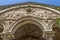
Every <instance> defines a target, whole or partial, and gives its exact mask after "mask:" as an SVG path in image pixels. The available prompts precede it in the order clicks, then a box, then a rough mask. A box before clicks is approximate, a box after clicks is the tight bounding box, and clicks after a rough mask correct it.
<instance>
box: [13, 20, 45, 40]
mask: <svg viewBox="0 0 60 40" xmlns="http://www.w3.org/2000/svg"><path fill="white" fill-rule="evenodd" d="M43 29H44V28H43ZM13 31H15V33H14V35H15V39H14V40H41V39H42V38H43V30H42V25H41V24H39V23H38V22H36V21H34V20H30V19H28V20H23V21H22V22H19V23H18V24H17V25H15V28H14V29H13Z"/></svg>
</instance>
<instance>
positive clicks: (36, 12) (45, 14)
mask: <svg viewBox="0 0 60 40" xmlns="http://www.w3.org/2000/svg"><path fill="white" fill-rule="evenodd" d="M27 11H30V12H27ZM24 16H33V17H38V18H40V19H56V18H57V17H59V15H57V14H55V13H54V12H51V11H48V10H45V9H38V8H34V9H33V8H31V9H30V8H28V9H27V8H24V9H23V8H21V9H17V10H12V11H9V12H6V13H4V14H2V15H1V16H0V17H2V18H3V19H18V18H21V17H24Z"/></svg>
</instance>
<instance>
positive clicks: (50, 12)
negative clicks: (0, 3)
mask: <svg viewBox="0 0 60 40" xmlns="http://www.w3.org/2000/svg"><path fill="white" fill-rule="evenodd" d="M57 18H60V12H59V11H57V10H55V9H53V8H51V7H47V6H42V5H39V4H38V5H36V4H33V3H27V4H23V5H21V4H20V5H16V6H11V7H8V8H6V9H3V10H1V11H0V25H3V26H2V27H4V30H3V32H1V34H0V35H1V38H2V39H3V40H12V39H15V35H14V34H15V32H16V30H17V29H18V28H19V27H20V26H22V25H24V24H27V23H31V24H35V25H37V26H38V27H39V28H40V29H41V30H42V32H43V34H42V37H43V38H44V39H46V40H53V39H52V37H53V36H54V33H55V32H54V31H53V30H52V26H53V24H55V23H56V21H55V20H56V19H57ZM18 24H19V25H18ZM16 25H17V26H16ZM41 25H42V26H41Z"/></svg>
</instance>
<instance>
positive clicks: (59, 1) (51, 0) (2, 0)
mask: <svg viewBox="0 0 60 40" xmlns="http://www.w3.org/2000/svg"><path fill="white" fill-rule="evenodd" d="M23 2H36V3H42V4H49V5H54V6H60V0H0V6H4V5H10V4H17V3H23Z"/></svg>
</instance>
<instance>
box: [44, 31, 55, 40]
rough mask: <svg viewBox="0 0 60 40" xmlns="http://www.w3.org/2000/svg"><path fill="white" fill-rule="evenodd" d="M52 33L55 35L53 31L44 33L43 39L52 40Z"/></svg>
mask: <svg viewBox="0 0 60 40" xmlns="http://www.w3.org/2000/svg"><path fill="white" fill-rule="evenodd" d="M54 33H55V32H54V31H45V32H44V38H45V39H46V40H53V36H54Z"/></svg>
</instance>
